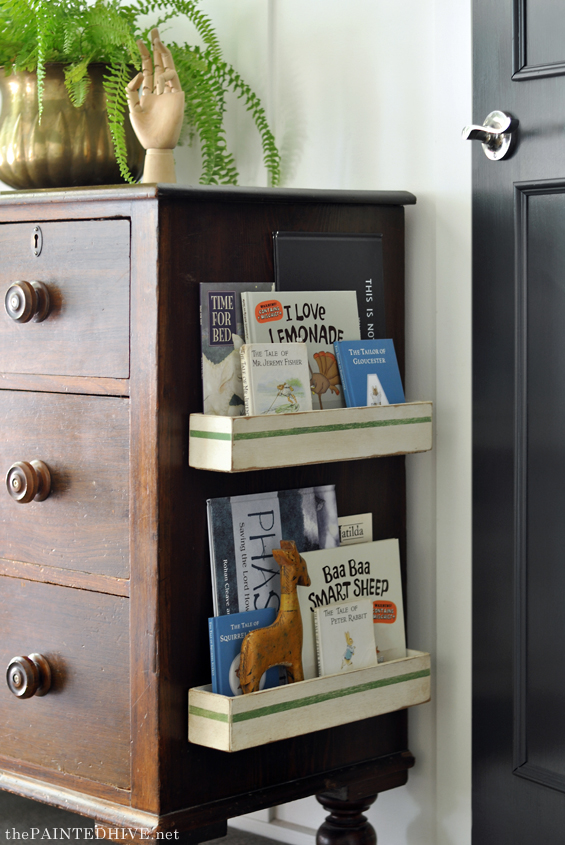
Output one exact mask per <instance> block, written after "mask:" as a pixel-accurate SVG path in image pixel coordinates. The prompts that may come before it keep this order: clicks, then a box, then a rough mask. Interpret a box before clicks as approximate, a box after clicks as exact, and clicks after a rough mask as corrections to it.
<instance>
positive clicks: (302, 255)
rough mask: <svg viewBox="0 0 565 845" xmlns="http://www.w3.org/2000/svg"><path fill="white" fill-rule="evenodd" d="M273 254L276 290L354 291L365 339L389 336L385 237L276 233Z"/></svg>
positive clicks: (318, 233) (321, 233)
mask: <svg viewBox="0 0 565 845" xmlns="http://www.w3.org/2000/svg"><path fill="white" fill-rule="evenodd" d="M273 253H274V265H275V285H276V289H277V290H280V291H283V290H317V291H322V290H334V289H335V290H354V291H355V292H356V295H357V305H358V308H359V320H360V324H361V325H360V328H361V338H362V339H363V340H373V339H375V338H377V337H386V335H387V330H386V320H385V295H384V274H383V237H382V235H378V234H375V235H371V234H330V233H327V232H275V233H274V234H273Z"/></svg>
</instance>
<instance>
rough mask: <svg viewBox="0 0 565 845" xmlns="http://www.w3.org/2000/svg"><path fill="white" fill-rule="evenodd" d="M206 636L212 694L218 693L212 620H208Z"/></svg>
mask: <svg viewBox="0 0 565 845" xmlns="http://www.w3.org/2000/svg"><path fill="white" fill-rule="evenodd" d="M208 636H209V638H210V668H211V670H212V692H218V676H217V672H216V644H215V640H214V620H213V619H208Z"/></svg>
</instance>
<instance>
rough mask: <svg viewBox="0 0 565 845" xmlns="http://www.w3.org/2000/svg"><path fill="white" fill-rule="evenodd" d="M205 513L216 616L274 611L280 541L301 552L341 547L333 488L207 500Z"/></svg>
mask: <svg viewBox="0 0 565 845" xmlns="http://www.w3.org/2000/svg"><path fill="white" fill-rule="evenodd" d="M207 514H208V534H209V540H210V565H211V571H212V586H213V601H214V615H215V616H225V615H228V614H230V615H231V614H233V613H242V612H247V611H250V610H257V609H260V608H264V607H272V608H275V610H278V608H279V605H280V574H279V566H278V564H277V563H276V561H275V559H274V557H273V554H272V550H273V548H277V549H278V548H280V541H281V540H294V541H295V542H296V546H297V548H298V549H299V551H300V553H301V554H302V553H303V552H307V551H312V550H314V549H327V548H334V547H336V546H338V545H339V527H338V523H337V504H336V496H335V485H333V484H327V485H325V486H320V487H302V488H298V489H296V490H279V491H275V492H273V493H255V494H251V495H247V496H230V497H222V498H217V499H208V501H207Z"/></svg>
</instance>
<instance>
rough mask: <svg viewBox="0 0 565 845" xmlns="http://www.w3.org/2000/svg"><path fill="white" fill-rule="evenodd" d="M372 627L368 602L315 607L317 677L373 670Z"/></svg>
mask: <svg viewBox="0 0 565 845" xmlns="http://www.w3.org/2000/svg"><path fill="white" fill-rule="evenodd" d="M373 627H374V626H373V602H372V600H371V599H359V600H358V601H353V602H341V603H340V604H330V605H328V606H327V607H323V606H322V607H317V608H316V609H315V611H314V628H315V632H316V653H317V657H318V674H319V675H320V676H322V675H335V674H337V673H338V672H351V671H352V670H354V669H368V668H369V667H370V666H376V665H377V649H376V646H375V637H374V635H373Z"/></svg>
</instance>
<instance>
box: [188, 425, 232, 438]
mask: <svg viewBox="0 0 565 845" xmlns="http://www.w3.org/2000/svg"><path fill="white" fill-rule="evenodd" d="M190 436H191V437H203V438H204V439H205V440H231V434H230V433H229V431H198V429H194V428H191V429H190Z"/></svg>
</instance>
